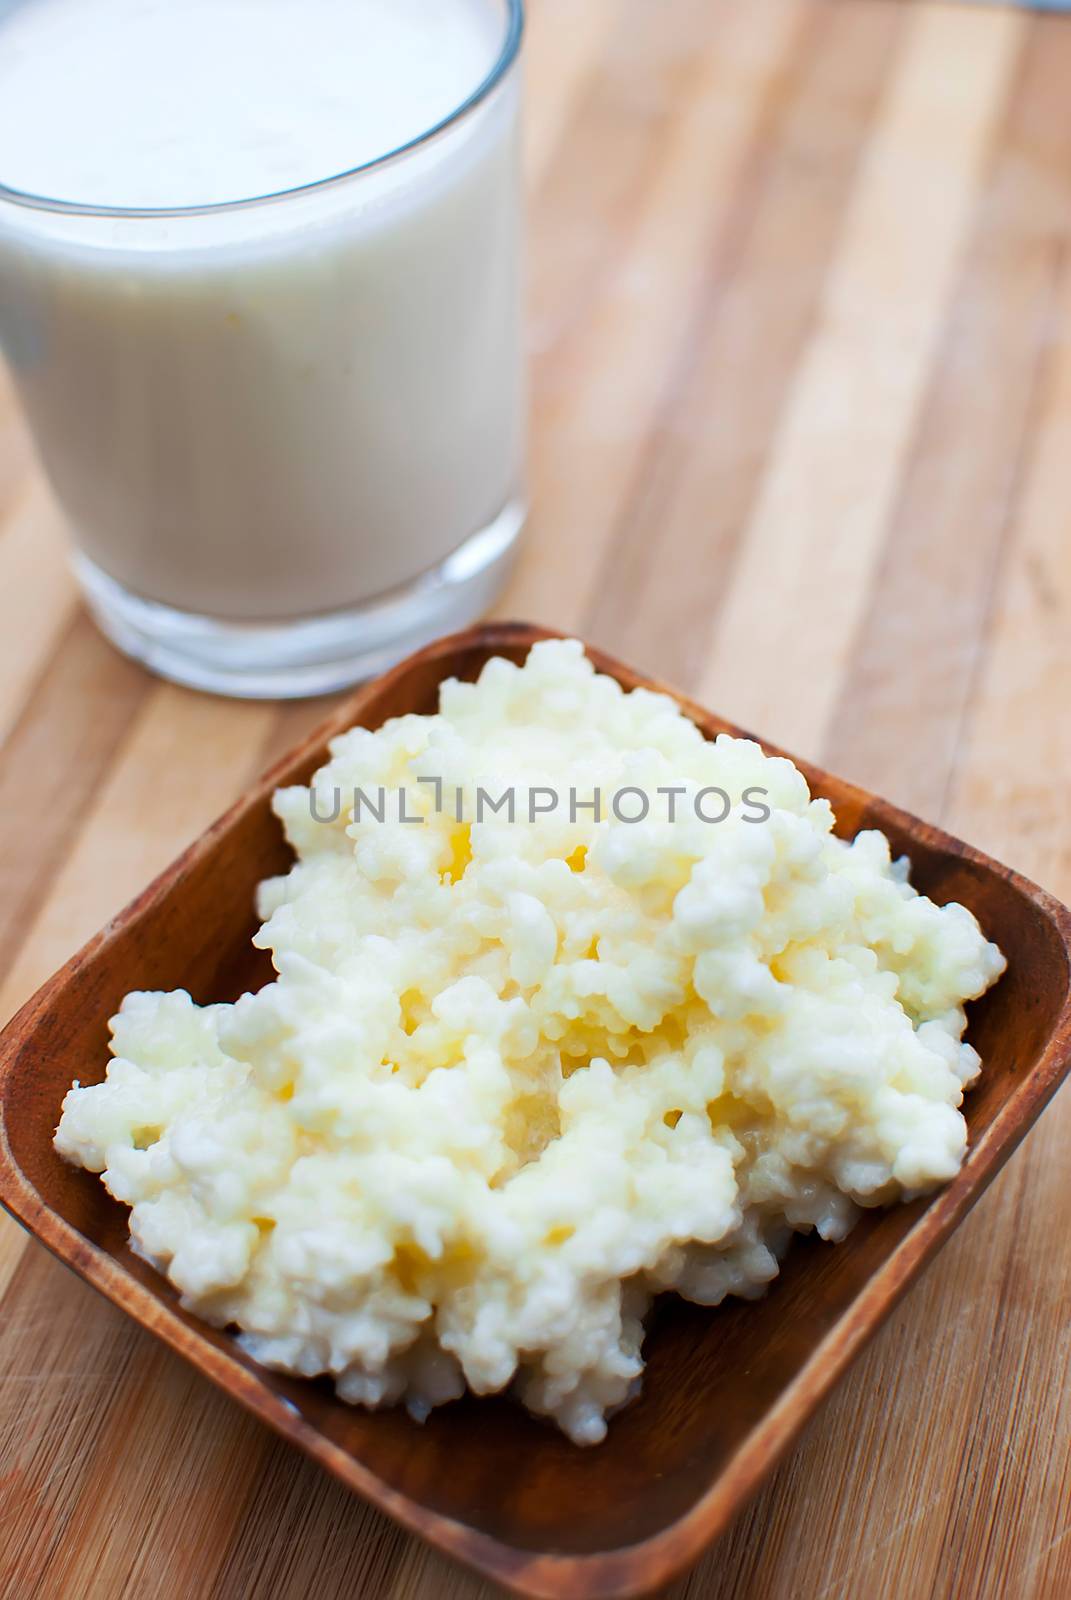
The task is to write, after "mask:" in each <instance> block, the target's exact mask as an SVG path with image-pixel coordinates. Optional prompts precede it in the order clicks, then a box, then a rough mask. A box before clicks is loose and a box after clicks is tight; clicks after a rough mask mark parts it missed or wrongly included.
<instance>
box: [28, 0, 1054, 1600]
mask: <svg viewBox="0 0 1071 1600" xmlns="http://www.w3.org/2000/svg"><path fill="white" fill-rule="evenodd" d="M528 68H529V112H530V114H529V126H528V134H529V142H528V171H529V181H530V185H531V191H532V212H531V298H532V306H531V347H532V358H533V378H534V410H533V491H534V519H533V529H532V534H531V537H530V540H529V543H528V546H527V550H526V553H525V556H524V559H523V561H522V564H521V568H520V571H519V573H518V576H517V578H516V581H515V583H514V584H513V587H512V589H511V591H510V593H509V594H508V595H507V597H506V598H505V600H504V602H503V604H502V607H501V608H500V609H501V612H502V614H513V615H523V616H526V617H530V618H531V619H532V620H536V621H546V622H548V623H551V624H553V625H555V626H557V627H560V628H566V629H568V628H576V629H577V630H582V631H584V632H586V633H587V634H588V635H590V636H591V637H593V638H594V639H595V640H596V641H597V642H599V643H601V644H603V645H605V646H606V647H607V648H609V649H611V650H613V651H614V652H615V653H616V654H618V655H620V656H622V657H624V658H625V659H626V660H632V661H633V662H635V664H636V665H637V666H640V667H642V668H645V669H648V670H650V671H653V672H655V673H657V674H660V675H662V676H664V677H666V678H669V679H672V680H673V681H675V682H677V683H679V684H680V685H681V686H682V687H683V688H685V689H687V690H689V691H691V692H694V693H698V694H699V695H701V697H703V698H704V699H705V700H706V701H707V702H708V703H710V704H711V705H713V706H714V707H715V708H716V709H717V710H718V711H720V712H722V713H724V714H725V715H726V716H728V717H730V718H732V719H734V720H736V721H738V722H741V723H743V724H744V725H750V726H752V727H754V728H756V729H757V730H758V731H760V732H762V733H764V734H766V735H768V736H769V737H770V738H771V739H773V740H775V741H777V742H780V743H782V744H785V745H787V746H788V747H789V748H792V749H795V750H797V751H798V752H799V753H800V754H801V755H806V756H810V757H813V758H815V759H817V760H820V761H823V762H825V764H826V765H828V766H831V767H834V768H835V769H837V770H839V771H841V772H843V773H844V774H845V775H846V776H848V777H850V778H854V779H856V780H858V781H860V782H862V783H864V784H866V785H868V786H870V787H872V788H875V789H877V790H880V791H882V792H884V793H885V794H887V795H888V796H889V797H890V798H891V799H893V800H896V801H898V802H900V803H901V804H905V805H907V806H909V807H911V808H912V809H914V810H916V811H920V812H921V813H923V814H924V815H927V816H929V817H932V818H933V819H934V820H936V821H939V822H941V823H943V824H944V825H945V826H947V827H950V828H951V829H952V830H953V831H955V832H957V833H959V834H961V835H962V836H964V837H966V838H967V839H970V840H971V841H972V842H974V843H977V844H978V845H980V846H981V847H982V848H984V849H986V850H988V851H991V852H992V853H994V854H996V855H998V856H1000V857H1002V858H1003V859H1005V860H1007V861H1009V862H1010V863H1011V864H1013V865H1015V866H1017V867H1019V868H1021V869H1022V870H1024V871H1026V872H1027V873H1029V874H1030V875H1031V876H1033V877H1035V878H1037V879H1038V880H1040V881H1041V882H1042V883H1044V884H1045V885H1046V887H1048V888H1050V889H1052V890H1053V891H1054V892H1056V893H1057V894H1059V895H1061V896H1062V897H1063V898H1064V899H1068V898H1071V826H1069V824H1068V821H1067V801H1066V796H1067V793H1068V788H1069V785H1071V717H1069V714H1068V700H1069V691H1071V248H1069V247H1071V116H1069V115H1068V93H1067V85H1068V83H1069V82H1071V20H1067V19H1061V18H1059V17H1054V16H1049V17H1042V16H1036V15H1030V14H1028V13H1025V12H1014V11H1010V10H1005V9H1003V8H1002V7H999V6H992V7H989V6H987V7H979V8H973V7H969V6H960V5H955V4H948V5H944V4H942V5H937V4H930V3H926V0H916V3H914V4H909V3H903V0H580V3H578V0H535V3H534V4H533V6H532V18H531V32H530V38H529V48H528ZM324 710H325V706H324V704H323V703H322V702H321V703H320V704H318V705H314V706H309V705H305V706H299V707H285V708H276V707H264V706H243V705H228V704H225V703H223V702H219V701H212V700H208V699H202V698H199V697H197V696H195V695H191V694H186V693H184V692H183V691H180V690H177V689H174V688H171V687H168V686H165V685H161V684H158V683H156V682H154V681H153V680H151V679H149V678H148V677H146V676H145V675H144V674H142V673H141V672H140V671H139V670H138V669H137V668H135V667H133V666H131V665H130V664H129V663H127V662H125V661H123V660H121V659H120V658H119V657H118V656H117V655H115V653H114V652H113V651H111V650H110V648H109V647H108V646H107V645H106V644H104V643H103V642H102V641H101V640H100V639H99V638H98V637H97V636H96V634H95V633H94V631H93V629H92V627H91V626H90V624H89V623H88V622H87V621H86V619H85V617H84V616H83V615H82V614H81V612H80V610H79V608H78V605H77V602H76V598H75V595H74V591H73V587H72V585H71V582H70V580H69V579H68V577H67V575H66V571H65V568H64V566H63V560H62V542H61V532H60V524H59V520H58V518H57V515H56V513H55V511H54V510H53V508H52V507H51V504H50V502H49V500H48V497H47V494H46V493H45V492H44V491H43V489H42V486H41V484H40V480H39V478H38V476H37V474H36V472H35V470H34V468H33V466H32V463H31V456H30V450H29V446H28V443H27V440H26V437H25V434H24V431H23V430H22V428H21V425H20V423H19V421H18V419H17V416H16V412H15V407H14V402H13V400H12V399H11V398H10V395H9V394H8V392H7V391H6V390H4V391H3V393H2V394H0V736H3V739H4V744H3V748H2V751H0V818H2V820H3V828H2V830H0V889H2V892H0V962H2V964H3V973H4V975H3V980H2V995H0V1004H2V1007H3V1011H4V1013H5V1015H6V1014H7V1013H9V1012H10V1011H11V1010H12V1009H14V1007H15V1006H16V1005H18V1004H19V1003H20V1002H21V1001H22V1000H23V999H25V998H26V997H27V996H28V995H29V993H30V992H31V991H32V990H33V988H34V987H36V985H37V984H38V982H40V981H41V980H42V979H44V978H45V977H46V976H47V975H48V973H49V972H50V971H51V970H52V969H53V968H54V967H55V966H56V965H57V964H58V963H59V962H60V961H61V960H62V959H63V958H65V957H66V956H67V955H68V954H69V953H70V951H71V950H72V949H74V948H75V947H76V946H77V945H78V944H79V943H80V942H81V941H82V940H83V939H84V938H85V937H86V936H88V935H89V934H90V933H92V932H93V931H94V929H95V928H96V927H97V926H98V925H99V924H100V923H101V922H102V921H103V920H104V919H105V918H106V917H107V916H108V915H109V914H110V913H111V912H112V911H114V910H115V909H117V908H118V906H119V905H121V904H122V903H123V902H124V901H125V900H126V899H127V898H129V897H130V895H131V894H132V893H133V892H134V891H135V890H137V889H138V888H139V887H140V886H141V885H142V883H143V882H144V880H145V879H146V877H147V876H148V875H149V874H150V873H151V872H152V871H154V870H155V869H156V868H157V867H160V866H162V865H164V864H165V863H166V861H167V860H168V859H170V857H171V856H172V855H173V854H174V853H175V852H176V850H177V849H178V848H179V847H180V846H181V845H182V844H184V843H185V842H186V841H187V840H188V839H189V838H190V837H192V836H193V834H195V833H196V832H197V831H198V830H199V829H200V828H201V827H202V826H203V825H204V824H205V823H206V822H207V821H209V820H210V819H211V817H212V816H213V815H214V814H215V813H216V812H218V811H219V810H220V809H221V808H222V807H223V805H224V804H225V803H226V802H227V801H228V800H229V799H230V798H231V797H232V796H233V795H234V794H236V793H237V792H238V790H239V789H240V788H241V787H242V785H243V784H244V783H246V782H247V781H248V780H249V778H250V777H251V776H252V775H253V774H254V773H255V772H256V771H257V770H258V769H259V768H260V767H262V766H263V765H264V764H265V762H266V761H267V760H268V759H269V758H270V757H272V756H273V755H274V754H275V753H277V752H278V751H279V750H281V749H282V748H285V746H286V745H287V744H289V743H291V742H292V741H293V740H294V739H295V738H296V737H297V736H298V735H299V734H300V733H302V732H303V731H304V730H305V729H306V728H308V727H309V726H310V725H311V724H312V723H313V722H314V721H316V720H318V719H319V718H320V717H321V716H322V715H323V713H324ZM1069 1139H1071V1100H1069V1099H1068V1097H1067V1095H1066V1094H1064V1095H1062V1096H1060V1097H1059V1098H1058V1099H1057V1101H1056V1102H1055V1104H1054V1105H1053V1106H1052V1107H1051V1109H1050V1110H1049V1112H1048V1113H1047V1114H1046V1115H1045V1117H1044V1119H1043V1121H1042V1123H1041V1124H1040V1126H1039V1128H1038V1129H1037V1131H1036V1132H1035V1133H1034V1134H1033V1135H1031V1137H1030V1138H1029V1139H1028V1140H1027V1142H1026V1144H1025V1145H1024V1147H1023V1149H1022V1150H1021V1151H1020V1153H1019V1154H1018V1155H1017V1156H1016V1157H1015V1158H1013V1160H1012V1162H1011V1164H1010V1166H1009V1167H1008V1169H1007V1171H1006V1172H1005V1174H1004V1176H1003V1177H1002V1178H1001V1179H999V1180H998V1182H997V1183H996V1184H995V1186H994V1188H993V1189H992V1190H991V1191H990V1193H989V1194H988V1196H987V1197H986V1198H985V1199H984V1200H983V1201H982V1203H981V1205H980V1206H979V1207H978V1209H977V1211H976V1212H975V1213H974V1214H973V1215H972V1217H971V1218H970V1219H969V1221H968V1222H967V1224H966V1225H965V1226H964V1228H963V1229H962V1230H961V1232H960V1233H959V1235H958V1236H957V1237H956V1239H955V1241H954V1242H953V1243H952V1244H951V1245H950V1246H949V1247H948V1249H947V1250H946V1251H945V1252H944V1253H943V1254H942V1256H941V1257H940V1258H939V1260H938V1262H937V1264H936V1265H935V1266H934V1268H933V1269H932V1270H931V1272H930V1273H929V1275H928V1277H927V1278H926V1280H925V1281H924V1282H923V1284H922V1285H921V1287H919V1288H917V1289H916V1290H915V1291H914V1292H913V1293H912V1295H911V1296H910V1298H909V1299H908V1301H907V1302H906V1304H905V1305H904V1306H903V1307H902V1308H901V1309H900V1311H899V1312H898V1313H897V1315H896V1316H895V1317H894V1318H893V1320H892V1322H891V1323H890V1324H889V1326H888V1327H887V1328H886V1330H885V1331H884V1333H883V1334H882V1335H881V1336H880V1337H879V1338H878V1340H877V1341H876V1342H875V1344H874V1345H873V1346H872V1347H871V1349H870V1351H869V1352H868V1353H867V1355H866V1356H865V1357H864V1358H863V1360H862V1361H861V1362H860V1363H859V1365H858V1366H857V1368H856V1369H855V1371H854V1373H853V1375H852V1376H851V1378H850V1379H849V1381H848V1382H847V1383H846V1384H845V1385H844V1386H843V1387H842V1389H841V1390H840V1391H839V1393H838V1395H837V1396H836V1398H835V1399H834V1400H833V1401H832V1403H831V1404H830V1405H829V1406H827V1408H826V1409H825V1411H824V1412H823V1413H822V1415H821V1417H820V1418H819V1420H818V1421H817V1422H816V1423H815V1425H814V1426H813V1427H812V1428H811V1429H810V1431H809V1433H808V1434H807V1436H806V1438H805V1440H804V1442H803V1443H802V1445H801V1446H800V1448H799V1449H798V1450H797V1451H796V1452H795V1454H794V1455H793V1456H792V1458H791V1459H790V1460H789V1461H788V1462H787V1464H786V1465H785V1466H783V1467H782V1469H781V1470H780V1471H779V1472H778V1473H777V1475H776V1476H775V1478H774V1479H773V1481H772V1482H771V1484H770V1485H769V1487H768V1488H767V1490H766V1491H765V1492H764V1493H763V1494H762V1495H761V1497H760V1498H759V1499H758V1500H757V1501H756V1502H755V1504H754V1506H753V1508H752V1509H751V1511H750V1512H749V1513H748V1514H747V1515H746V1516H745V1518H744V1519H743V1520H742V1521H741V1523H740V1524H739V1525H738V1527H737V1528H736V1530H735V1531H734V1532H733V1534H732V1535H731V1536H730V1537H729V1538H728V1539H727V1540H725V1541H724V1542H723V1543H722V1544H721V1545H720V1546H719V1547H718V1548H716V1549H715V1550H714V1551H712V1552H711V1554H710V1556H709V1557H708V1558H707V1559H706V1561H705V1562H704V1563H703V1564H702V1565H701V1566H700V1567H699V1568H698V1569H697V1570H696V1572H695V1573H694V1574H693V1575H692V1577H691V1578H690V1579H689V1580H687V1581H686V1582H685V1583H684V1584H683V1585H682V1586H680V1587H679V1588H678V1590H677V1591H676V1596H675V1600H685V1597H687V1600H698V1597H703V1600H729V1597H733V1600H742V1597H745V1596H747V1597H752V1596H755V1597H778V1600H789V1597H795V1596H799V1595H806V1596H808V1597H809V1600H819V1597H821V1600H856V1597H860V1596H861V1597H867V1596H870V1595H875V1596H877V1595H889V1596H894V1597H898V1600H899V1597H903V1600H916V1597H923V1596H948V1597H952V1596H957V1597H959V1596H971V1597H974V1596H978V1597H983V1600H988V1597H991V1596H1008V1597H1011V1600H1018V1597H1020V1596H1052V1597H1054V1600H1056V1597H1060V1596H1063V1595H1066V1594H1068V1593H1071V1472H1069V1445H1071V1385H1069V1383H1068V1375H1069V1374H1068V1366H1069V1353H1071V1194H1069V1184H1068V1164H1067V1154H1066V1152H1067V1147H1068V1140H1069ZM578 1514H582V1507H580V1508H578ZM487 1592H488V1591H486V1590H485V1588H484V1587H483V1586H481V1585H480V1584H478V1583H476V1582H474V1581H473V1580H471V1579H469V1578H468V1577H466V1576H465V1575H463V1574H461V1573H459V1572H457V1571H455V1570H454V1569H453V1568H451V1567H448V1566H447V1565H446V1564H445V1563H443V1562H441V1561H440V1560H438V1559H437V1558H435V1557H432V1556H430V1555H429V1554H428V1553H427V1552H426V1551H425V1550H424V1549H423V1548H422V1547H421V1546H419V1545H417V1544H415V1543H413V1542H412V1541H410V1540H408V1539H406V1538H405V1537H404V1536H402V1535H401V1534H399V1533H398V1532H397V1531H396V1530H395V1529H394V1528H393V1527H392V1525H391V1524H389V1523H388V1522H386V1521H384V1520H383V1519H382V1518H380V1517H379V1516H378V1515H375V1514H373V1513H372V1512H370V1511H369V1510H368V1509H367V1508H365V1507H363V1506H362V1505H361V1504H360V1503H359V1502H357V1501H354V1500H352V1499H351V1498H350V1497H349V1496H348V1495H347V1494H346V1493H345V1491H343V1490H342V1489H340V1488H339V1487H338V1486H337V1485H335V1484H334V1483H332V1482H331V1481H329V1480H328V1479H327V1478H326V1477H325V1476H323V1475H322V1474H321V1473H320V1472H319V1471H318V1470H317V1469H315V1468H313V1467H311V1466H310V1465H308V1464H307V1463H305V1462H304V1461H303V1460H302V1459H301V1458H300V1457H298V1456H297V1455H296V1454H295V1453H293V1452H292V1451H291V1450H290V1449H289V1448H287V1447H286V1446H284V1445H282V1444H280V1443H278V1442H276V1441H275V1440H274V1439H273V1438H272V1437H271V1436H270V1435H269V1434H268V1433H267V1432H266V1431H264V1430H263V1429H262V1428H260V1427H259V1426H258V1425H257V1424H255V1423H253V1422H252V1421H251V1420H250V1419H248V1418H247V1417H245V1416H244V1415H243V1414H242V1413H240V1412H239V1411H238V1410H237V1408H235V1407H234V1406H232V1405H230V1404H229V1403H228V1402H226V1401H225V1400H223V1399H221V1398H220V1397H219V1395H218V1394H216V1393H215V1392H214V1391H213V1390H211V1389H210V1388H209V1387H208V1385H207V1384H205V1383H203V1382H202V1381H201V1380H199V1379H198V1378H195V1377H194V1376H193V1375H192V1374H191V1373H190V1372H188V1371H187V1370H186V1369H185V1368H184V1367H182V1365H181V1364H180V1363H179V1362H178V1361H177V1360H176V1359H174V1358H172V1357H171V1356H169V1355H168V1354H166V1353H165V1352H164V1351H162V1350H161V1349H159V1348H157V1347H156V1346H155V1345H154V1344H153V1342H152V1341H151V1340H149V1339H148V1338H147V1337H145V1336H143V1335H141V1334H139V1333H138V1332H137V1331H136V1330H134V1329H133V1328H132V1327H130V1326H128V1325H127V1323H126V1322H125V1321H124V1319H123V1318H122V1317H121V1316H120V1315H119V1314H118V1313H117V1312H115V1311H114V1310H112V1309H111V1308H110V1307H109V1306H107V1305H106V1304H104V1303H103V1302H101V1301H99V1300H98V1299H97V1298H96V1297H95V1296H94V1295H93V1294H92V1293H91V1292H90V1291H89V1290H88V1289H86V1288H85V1287H83V1286H82V1285H81V1284H80V1283H78V1282H77V1281H76V1280H75V1279H74V1278H73V1277H71V1276H70V1275H69V1274H68V1273H67V1272H66V1271H65V1270H64V1269H63V1268H61V1267H59V1266H58V1265H57V1264H55V1263H54V1262H53V1261H52V1260H51V1259H50V1258H49V1257H47V1255H46V1254H45V1253H44V1252H43V1251H42V1250H40V1249H39V1248H37V1247H36V1246H31V1245H28V1244H26V1243H25V1242H24V1238H23V1236H22V1234H21V1233H20V1232H19V1230H18V1229H17V1228H16V1227H15V1225H14V1224H12V1223H11V1222H9V1221H8V1220H7V1219H6V1218H2V1217H0V1594H2V1595H3V1596H4V1597H5V1600H6V1596H7V1595H9V1594H10V1595H11V1596H13V1597H16V1596H17V1597H18V1600H23V1597H26V1600H29V1597H33V1600H38V1597H40V1600H80V1597H82V1596H86V1597H93V1600H118V1597H123V1600H128V1597H130V1600H133V1597H138V1600H141V1597H144V1596H160V1597H168V1600H170V1597H176V1600H199V1597H201V1596H206V1597H207V1596H213V1597H215V1596H219V1597H224V1600H245V1597H255V1600H299V1597H304V1596H306V1595H308V1594H312V1593H315V1594H316V1596H317V1600H341V1597H343V1596H346V1597H353V1596H361V1597H366V1596H367V1597H369V1600H380V1597H383V1600H440V1597H444V1600H477V1597H480V1596H483V1595H485V1594H486V1593H487Z"/></svg>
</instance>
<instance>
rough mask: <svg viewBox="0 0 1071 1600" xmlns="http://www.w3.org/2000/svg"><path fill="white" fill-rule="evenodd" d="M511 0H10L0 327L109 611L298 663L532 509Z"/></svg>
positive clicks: (170, 635)
mask: <svg viewBox="0 0 1071 1600" xmlns="http://www.w3.org/2000/svg"><path fill="white" fill-rule="evenodd" d="M521 31H522V5H521V0H182V3H181V4H176V3H175V0H0V345H2V347H3V351H4V354H5V356H6V358H7V361H8V362H9V364H10V366H11V369H12V371H13V373H14V377H15V381H16V385H17V388H18V390H19V393H20V395H21V398H22V401H23V404H24V407H25V410H26V412H27V415H28V417H29V419H30V423H31V427H32V430H33V433H34V436H35V439H36V443H37V447H38V451H39V454H40V456H41V459H42V462H43V464H44V466H45V469H46V471H47V473H48V476H49V478H50V480H51V482H52V485H53V488H54V490H55V492H56V495H57V496H58V498H59V501H60V503H61V505H62V507H63V509H64V511H65V514H66V517H67V520H68V522H69V525H70V529H71V533H72V537H73V543H74V549H75V556H74V561H75V567H76V570H77V573H78V576H79V579H80V581H81V584H82V587H83V590H84V592H85V595H86V598H87V600H88V602H89V605H90V607H91V608H92V610H93V612H94V614H95V616H96V618H97V620H98V622H99V623H100V625H101V627H102V628H103V630H104V631H105V633H106V634H108V636H109V637H110V638H111V639H112V640H114V642H115V643H116V644H117V645H119V646H120V648H122V649H123V650H125V651H127V652H128V653H129V654H130V655H132V656H135V657H137V658H138V659H139V660H141V661H143V662H145V663H146V664H147V665H148V666H150V667H152V668H154V669H155V670H156V671H158V672H160V673H163V674H164V675H166V676H168V677H171V678H174V679H176V680H178V681H180V682H183V683H188V684H192V685H194V686H195V687H198V688H203V689H211V690H216V691H219V692H222V693H228V694H238V695H296V694H311V693H317V692H320V691H324V690H327V689H332V688H337V687H339V686H341V685H343V684H345V683H349V682H352V681H353V680H355V679H356V678H359V677H362V676H365V675H367V674H368V673H370V672H374V671H377V670H379V669H380V668H382V667H383V666H385V665H387V664H389V663H390V662H391V661H392V660H394V659H396V658H397V657H398V656H400V655H402V654H403V653H405V652H406V651H407V650H408V649H410V648H413V647H415V646H416V645H418V644H421V643H423V642H425V641H426V640H428V639H430V638H432V637H434V636H436V635H437V634H440V633H442V632H444V631H448V630H449V629H451V628H452V627H455V626H461V625H463V624H464V623H466V622H469V621H471V620H473V619H474V618H475V617H476V616H478V615H479V614H480V613H481V612H482V611H483V610H485V609H486V607H487V606H488V604H489V603H490V602H491V600H492V599H493V597H494V595H495V594H496V592H497V590H498V589H499V587H500V585H501V583H502V581H503V579H504V577H505V574H506V572H507V570H508V567H509V563H510V559H511V556H512V554H513V552H514V548H515V545H516V542H517V539H518V536H519V534H520V532H521V529H522V527H523V524H524V520H525V503H524V421H525V418H524V384H523V363H522V353H521V352H522V334H521V303H520V302H521V295H520V211H521V205H520V179H519V162H518V137H517V133H518V128H517V125H518V109H519V105H518V102H519V93H520V88H519V73H518V68H517V58H518V52H519V46H520V38H521Z"/></svg>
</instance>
